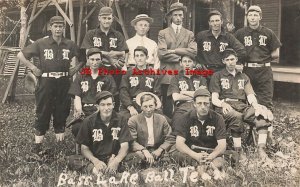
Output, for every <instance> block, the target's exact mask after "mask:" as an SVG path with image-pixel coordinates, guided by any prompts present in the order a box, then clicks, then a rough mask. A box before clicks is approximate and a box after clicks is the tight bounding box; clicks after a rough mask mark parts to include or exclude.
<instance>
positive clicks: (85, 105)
mask: <svg viewBox="0 0 300 187" xmlns="http://www.w3.org/2000/svg"><path fill="white" fill-rule="evenodd" d="M87 106H97V104H84V105H83V107H87Z"/></svg>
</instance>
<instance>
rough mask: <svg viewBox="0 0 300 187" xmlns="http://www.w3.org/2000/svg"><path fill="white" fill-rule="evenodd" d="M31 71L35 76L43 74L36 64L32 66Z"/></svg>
mask: <svg viewBox="0 0 300 187" xmlns="http://www.w3.org/2000/svg"><path fill="white" fill-rule="evenodd" d="M32 73H33V74H34V75H35V76H37V77H39V76H41V75H42V74H43V72H42V70H40V69H39V68H37V67H36V66H34V68H33V69H32Z"/></svg>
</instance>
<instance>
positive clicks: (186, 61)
mask: <svg viewBox="0 0 300 187" xmlns="http://www.w3.org/2000/svg"><path fill="white" fill-rule="evenodd" d="M180 64H181V66H182V68H183V69H184V70H185V69H193V68H194V61H193V59H191V58H190V57H188V56H184V57H182V59H181V62H180Z"/></svg>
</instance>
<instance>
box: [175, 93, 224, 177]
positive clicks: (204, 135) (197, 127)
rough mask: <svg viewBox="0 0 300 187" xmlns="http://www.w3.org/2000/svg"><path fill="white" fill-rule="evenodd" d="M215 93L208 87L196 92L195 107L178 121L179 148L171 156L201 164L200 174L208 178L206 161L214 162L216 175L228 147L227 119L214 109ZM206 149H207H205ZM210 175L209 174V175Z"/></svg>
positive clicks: (176, 123)
mask: <svg viewBox="0 0 300 187" xmlns="http://www.w3.org/2000/svg"><path fill="white" fill-rule="evenodd" d="M210 98H211V95H210V93H209V91H208V90H207V89H202V88H200V89H198V90H196V91H195V93H194V95H193V106H194V108H193V109H192V110H190V111H189V112H186V113H184V114H183V115H182V117H181V118H180V119H178V120H177V121H174V126H173V129H174V132H173V134H174V135H175V136H176V150H175V151H172V149H171V151H170V152H171V153H170V156H171V157H172V158H173V159H174V160H176V161H177V162H179V164H181V163H188V164H190V165H193V166H200V167H198V169H199V170H198V172H199V175H200V176H201V177H202V179H205V178H206V177H207V176H206V175H207V173H205V170H204V167H203V165H204V163H210V166H212V167H213V169H214V171H215V172H214V174H215V177H216V176H217V174H219V173H220V171H219V168H221V167H222V166H223V163H224V160H223V158H221V157H220V156H221V155H222V154H223V153H224V152H225V150H226V127H225V123H224V119H223V117H222V116H221V115H219V114H218V113H216V112H214V111H212V110H210V106H211V101H210ZM203 150H207V151H205V152H203ZM208 178H209V177H208Z"/></svg>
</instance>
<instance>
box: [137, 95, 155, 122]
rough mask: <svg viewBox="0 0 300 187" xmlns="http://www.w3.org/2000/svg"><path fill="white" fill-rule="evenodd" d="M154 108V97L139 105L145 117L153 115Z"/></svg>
mask: <svg viewBox="0 0 300 187" xmlns="http://www.w3.org/2000/svg"><path fill="white" fill-rule="evenodd" d="M155 108H156V105H155V102H154V99H150V100H148V101H144V102H143V104H142V106H141V109H142V111H143V114H144V115H145V116H146V117H147V118H150V117H151V116H152V115H153V113H154V110H155Z"/></svg>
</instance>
